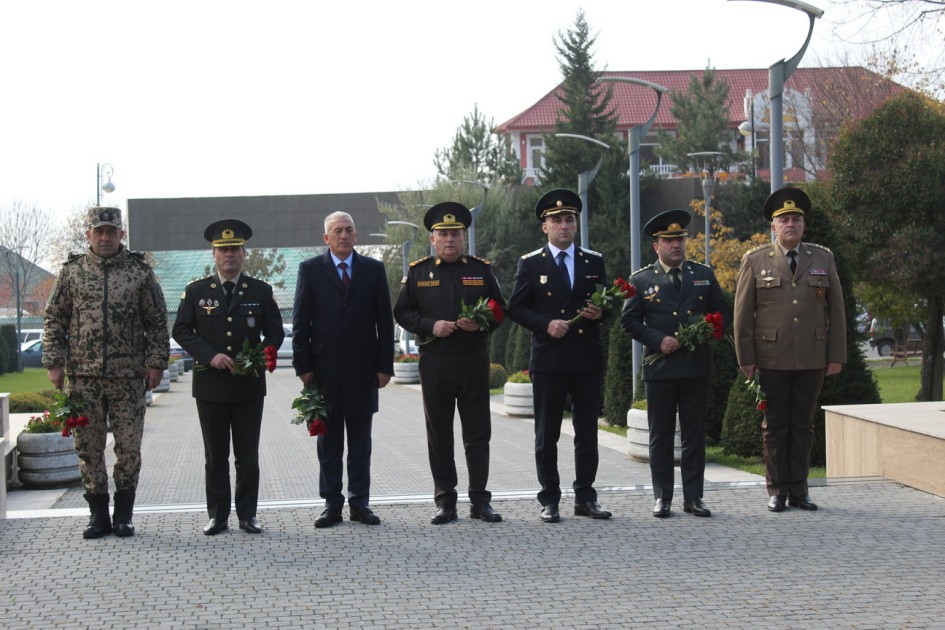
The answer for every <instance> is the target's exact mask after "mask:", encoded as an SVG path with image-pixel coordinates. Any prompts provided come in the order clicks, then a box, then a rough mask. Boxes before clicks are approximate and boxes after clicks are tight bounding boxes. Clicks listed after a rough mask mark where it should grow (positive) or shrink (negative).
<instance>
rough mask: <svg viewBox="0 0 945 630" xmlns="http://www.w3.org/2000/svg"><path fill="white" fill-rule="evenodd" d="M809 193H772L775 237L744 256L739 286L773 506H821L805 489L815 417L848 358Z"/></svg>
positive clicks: (739, 342) (743, 355)
mask: <svg viewBox="0 0 945 630" xmlns="http://www.w3.org/2000/svg"><path fill="white" fill-rule="evenodd" d="M810 206H811V203H810V199H809V198H808V197H807V195H806V194H805V193H804V191H802V190H800V189H798V188H782V189H780V190H777V191H775V192H774V193H772V194H771V196H770V197H768V200H767V201H765V205H764V216H765V218H766V219H767V220H769V221H771V230H772V232H773V233H774V236H775V238H776V241H775V242H773V243H771V244H770V245H763V246H761V247H756V248H755V249H753V250H751V251H749V252H748V253H747V254H745V256H744V257H743V258H742V264H741V268H740V269H739V272H738V284H737V286H736V289H735V321H734V326H735V349H736V352H737V354H738V365H739V366H740V368H741V370H742V372H744V373H745V376H747V377H748V378H749V379H753V378H754V377H755V375H756V373H757V375H758V379H759V383H760V385H761V388H762V390H763V391H764V393H765V397H766V399H767V401H768V403H767V408H766V409H765V410H764V422H763V423H762V425H761V429H762V438H763V442H764V462H765V471H766V477H767V485H768V496H769V497H770V499H769V501H768V509H769V510H771V511H772V512H781V511H783V510H784V507H785V501H787V504H788V505H790V506H792V507H799V508H801V509H803V510H816V509H817V505H816V504H815V503H814V502H813V501H811V498H810V495H809V494H808V488H807V473H808V470H809V468H810V450H811V445H812V443H813V440H814V424H813V416H814V411H815V410H816V408H817V398H818V396H819V395H820V388H821V385H822V384H823V380H824V375H827V376H830V375H832V374H838V373H839V372H840V370H842V369H843V364H844V363H845V361H846V355H847V347H846V325H845V321H844V311H843V295H842V293H841V289H840V279H839V278H838V277H837V267H836V263H835V262H834V259H833V254H832V253H831V252H830V250H829V249H827V248H826V247H823V246H821V245H814V244H813V243H802V242H801V237H802V236H803V235H804V227H805V223H804V219H805V216H806V213H807V212H809V211H810Z"/></svg>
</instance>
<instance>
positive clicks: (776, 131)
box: [729, 0, 824, 192]
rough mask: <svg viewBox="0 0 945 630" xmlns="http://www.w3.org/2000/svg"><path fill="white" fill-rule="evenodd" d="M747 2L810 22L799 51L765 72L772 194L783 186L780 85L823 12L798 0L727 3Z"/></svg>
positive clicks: (782, 122) (751, 0) (782, 92)
mask: <svg viewBox="0 0 945 630" xmlns="http://www.w3.org/2000/svg"><path fill="white" fill-rule="evenodd" d="M736 1H748V2H767V3H769V4H779V5H781V6H784V7H790V8H792V9H797V10H798V11H803V12H804V13H806V14H807V17H808V18H809V19H810V27H809V28H808V29H807V39H805V40H804V45H803V46H801V49H800V50H799V51H797V53H796V54H795V55H794V56H793V57H791V58H790V59H789V60H787V61H785V60H784V59H782V60H780V61H777V62H775V63H774V65H772V66H771V67H770V68H768V100H769V101H771V117H770V121H769V125H768V127H769V129H770V130H771V133H770V134H769V135H770V137H769V138H768V142H769V143H770V150H771V192H774V191H776V190H778V189H779V188H781V187H782V186H784V137H783V135H784V116H783V96H784V83H785V82H786V81H787V80H788V78H790V76H791V74H792V73H793V72H794V71H795V70H796V69H797V66H798V64H799V63H800V62H801V58H802V57H803V56H804V53H805V52H806V51H807V45H808V44H809V43H810V38H811V36H812V35H813V34H814V20H816V19H817V18H819V17H821V16H822V15H823V14H824V12H823V9H818V8H817V7H815V6H813V5H810V4H807V3H806V2H801V1H800V0H729V2H736Z"/></svg>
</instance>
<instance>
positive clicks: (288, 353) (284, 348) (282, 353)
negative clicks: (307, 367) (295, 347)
mask: <svg viewBox="0 0 945 630" xmlns="http://www.w3.org/2000/svg"><path fill="white" fill-rule="evenodd" d="M282 329H283V330H284V331H285V339H283V340H282V345H280V346H279V351H278V352H276V358H277V359H289V360H290V361H291V360H292V326H291V325H290V324H282Z"/></svg>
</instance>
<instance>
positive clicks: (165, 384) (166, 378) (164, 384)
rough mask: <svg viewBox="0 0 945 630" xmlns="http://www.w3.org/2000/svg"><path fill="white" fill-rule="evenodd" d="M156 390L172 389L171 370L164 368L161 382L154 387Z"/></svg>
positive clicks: (167, 390)
mask: <svg viewBox="0 0 945 630" xmlns="http://www.w3.org/2000/svg"><path fill="white" fill-rule="evenodd" d="M154 391H155V393H161V392H169V391H171V373H170V371H169V370H164V374H162V375H161V383H160V385H158V386H157V387H155V388H154Z"/></svg>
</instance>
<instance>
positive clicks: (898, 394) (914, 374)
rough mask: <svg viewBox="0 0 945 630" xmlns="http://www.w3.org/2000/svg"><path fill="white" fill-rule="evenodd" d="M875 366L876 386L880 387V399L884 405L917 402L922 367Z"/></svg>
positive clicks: (884, 363) (884, 364)
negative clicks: (916, 396)
mask: <svg viewBox="0 0 945 630" xmlns="http://www.w3.org/2000/svg"><path fill="white" fill-rule="evenodd" d="M886 365H887V364H886V362H885V361H884V362H883V364H882V365H874V366H873V374H874V375H875V376H876V384H877V385H878V386H879V397H880V400H882V401H883V402H884V403H904V402H915V395H916V393H917V392H918V391H919V379H920V370H921V367H922V366H920V365H910V366H896V367H892V368H891V367H886Z"/></svg>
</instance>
